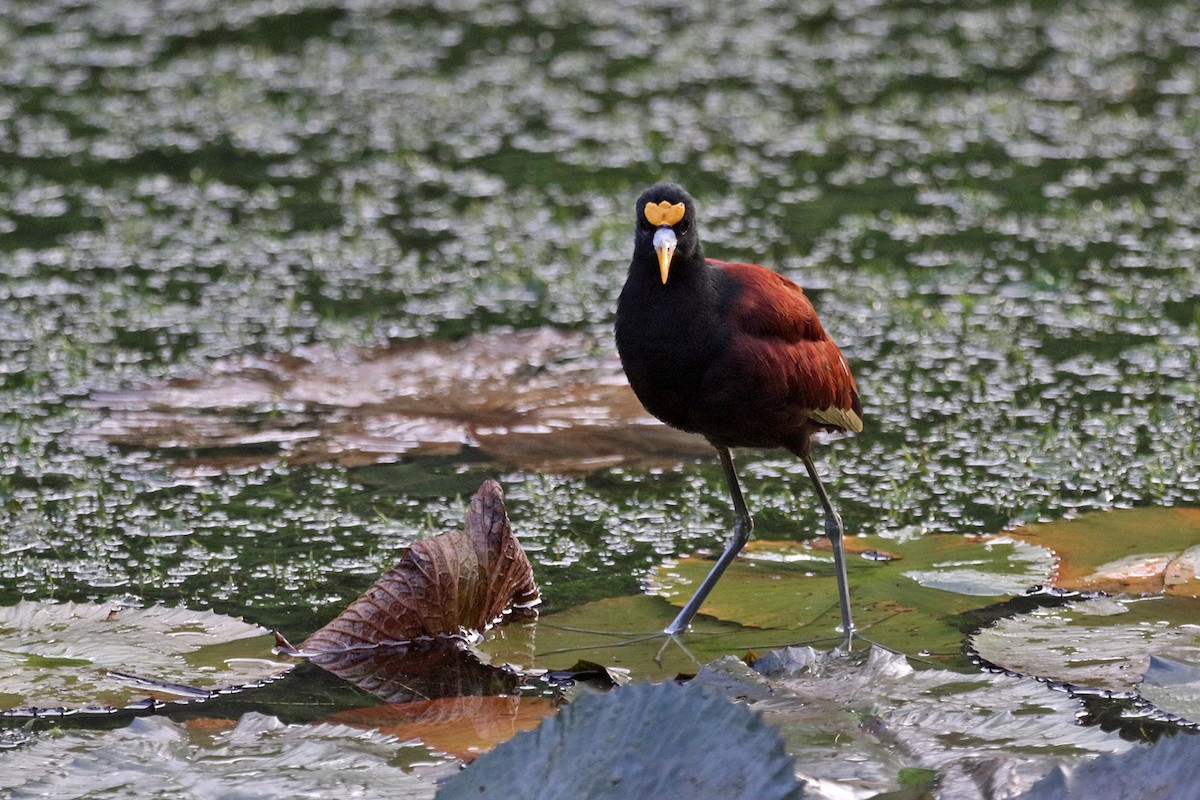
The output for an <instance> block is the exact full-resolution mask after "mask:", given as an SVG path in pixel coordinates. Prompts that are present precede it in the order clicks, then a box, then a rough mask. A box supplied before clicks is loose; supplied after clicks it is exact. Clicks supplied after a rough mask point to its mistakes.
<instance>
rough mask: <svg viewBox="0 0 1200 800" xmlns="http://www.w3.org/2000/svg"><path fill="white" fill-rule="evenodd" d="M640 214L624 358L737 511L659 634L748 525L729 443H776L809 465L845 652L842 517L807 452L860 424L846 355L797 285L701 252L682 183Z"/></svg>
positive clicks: (623, 329)
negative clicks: (688, 436)
mask: <svg viewBox="0 0 1200 800" xmlns="http://www.w3.org/2000/svg"><path fill="white" fill-rule="evenodd" d="M636 215H637V222H636V227H635V234H634V245H633V261H632V262H631V263H630V265H629V276H628V278H627V279H626V281H625V287H624V288H623V289H622V290H621V297H620V300H619V301H618V303H617V323H616V338H617V350H618V352H619V353H620V355H621V364H622V366H623V367H624V368H625V374H626V376H627V377H628V378H629V383H630V385H631V386H632V387H633V391H634V393H635V394H636V395H637V397H638V399H639V400H641V402H642V405H644V406H645V407H646V410H647V411H649V412H650V413H651V414H653V415H654V416H656V417H658V418H659V419H660V420H662V421H663V422H665V423H667V424H668V425H672V426H674V427H676V428H679V429H681V430H684V431H690V432H692V433H698V434H701V435H702V436H704V437H706V438H707V439H708V441H709V442H710V443H711V444H712V445H713V447H715V448H716V450H717V454H718V455H719V456H720V459H721V465H722V467H723V468H724V472H725V481H726V483H727V484H728V485H729V493H730V496H731V497H732V500H733V510H734V526H733V539H732V541H731V542H730V543H729V546H728V547H726V549H725V552H724V553H722V555H721V557H720V558H719V559H718V560H717V563H716V565H715V566H714V567H713V568H712V571H711V572H710V573H709V574H708V577H706V578H705V579H704V582H703V583H702V584H700V588H699V589H697V590H696V593H695V594H694V595H693V596H692V598H691V600H689V601H688V603H687V605H686V606H684V608H683V610H682V611H681V612H679V615H678V616H677V617H676V618H675V620H674V621H673V622H672V623H671V624H670V625H669V626H668V627H667V628H666V631H665V632H666V633H667V634H668V636H670V637H671V638H674V637H675V636H676V635H677V634H679V633H682V632H683V631H685V630H687V627H688V625H689V624H690V623H691V621H692V617H694V616H695V615H696V612H697V610H699V608H700V605H701V604H702V603H703V602H704V599H705V598H706V597H707V596H708V594H709V592H711V591H712V588H713V586H715V585H716V583H717V581H718V580H719V579H720V577H721V574H722V573H723V572H724V571H725V568H726V567H728V566H729V564H730V562H731V561H733V559H734V558H735V557H736V556H737V554H738V552H739V551H740V550H741V549H742V547H743V546H744V545H745V544H746V542H747V541H748V540H749V538H750V533H751V531H752V530H753V528H754V522H753V520H752V519H751V517H750V512H749V511H748V510H747V508H746V503H745V501H744V500H743V499H742V490H741V487H740V486H739V484H738V478H737V472H736V470H735V469H734V465H733V457H732V456H731V455H730V453H729V449H730V448H731V447H764V448H776V447H782V448H785V449H787V450H790V451H791V452H792V453H794V454H795V455H797V456H799V458H800V460H801V461H803V462H804V467H805V469H806V470H807V471H808V476H809V478H810V479H811V480H812V485H813V488H814V489H815V490H816V493H817V497H818V499H819V500H820V502H821V506H822V508H823V509H824V512H825V534H826V536H828V537H829V540H830V543H831V544H832V545H833V559H834V569H835V571H836V573H837V582H838V600H839V602H840V604H841V612H842V631H843V633H844V637H845V638H844V645H845V646H846V648H847V649H849V648H850V646H851V644H852V639H853V634H854V625H853V622H852V620H851V616H850V591H849V587H848V585H847V581H846V555H845V548H844V545H843V542H842V536H843V528H842V520H841V517H840V516H839V515H838V513H837V511H835V510H834V508H833V505H832V504H831V503H830V501H829V495H828V493H827V492H826V491H825V487H824V486H823V485H822V483H821V478H820V476H819V475H818V474H817V468H816V466H814V464H813V461H812V455H811V452H810V451H811V448H812V442H813V438H814V436H816V435H817V434H818V433H820V432H822V431H824V432H829V433H847V432H850V433H858V432H860V431H862V428H863V411H862V403H861V402H860V401H859V397H858V387H857V386H856V385H855V383H854V376H853V375H851V374H850V367H849V365H848V364H847V363H846V358H845V356H843V355H842V352H841V350H839V349H838V347H837V345H836V344H834V343H833V340H832V339H830V338H829V336H828V334H826V333H825V330H824V329H823V328H822V327H821V323H820V321H819V320H818V319H817V312H816V311H815V310H814V309H813V306H812V303H810V302H809V300H808V298H807V297H805V295H804V292H803V290H801V288H800V287H799V286H797V285H796V284H794V283H792V282H791V281H789V280H788V279H787V278H785V277H783V276H782V275H780V274H778V273H776V272H773V271H772V270H769V269H767V268H766V267H761V266H759V265H757V264H731V263H726V262H723V261H715V260H713V259H709V258H705V257H704V250H703V247H702V245H701V242H700V233H699V230H698V228H697V225H696V201H695V200H693V199H692V196H691V195H689V194H688V193H687V192H685V191H684V190H683V189H682V188H681V187H679V186H677V185H675V184H672V183H658V184H655V185H654V186H651V187H650V188H649V189H647V190H646V191H645V192H643V193H642V196H641V197H639V198H638V201H637V206H636Z"/></svg>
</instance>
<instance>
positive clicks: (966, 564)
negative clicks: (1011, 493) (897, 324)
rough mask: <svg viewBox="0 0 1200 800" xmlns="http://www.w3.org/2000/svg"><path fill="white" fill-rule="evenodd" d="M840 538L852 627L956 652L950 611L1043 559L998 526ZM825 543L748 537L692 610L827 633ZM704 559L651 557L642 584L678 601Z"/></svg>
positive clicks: (898, 644)
mask: <svg viewBox="0 0 1200 800" xmlns="http://www.w3.org/2000/svg"><path fill="white" fill-rule="evenodd" d="M849 545H850V546H851V547H852V549H851V552H850V553H849V556H848V561H849V564H848V567H847V571H848V573H849V579H850V598H851V602H852V604H853V609H854V621H855V626H856V628H857V629H858V630H859V632H860V633H862V634H864V635H865V636H868V637H870V638H871V639H873V640H875V641H877V642H880V643H882V644H885V645H887V646H889V647H892V648H895V649H897V650H902V651H905V652H910V653H917V652H921V651H923V652H927V653H935V654H938V655H947V656H953V655H956V654H957V653H958V652H959V647H960V642H961V639H962V634H961V632H960V630H959V627H958V624H957V621H956V620H955V617H956V616H957V615H959V614H961V613H963V612H964V611H968V610H970V609H975V608H979V607H981V606H983V605H987V604H988V602H989V601H994V600H999V599H1001V598H1004V597H1008V596H1010V595H1012V594H1016V593H1019V592H1020V591H1022V590H1023V589H1025V588H1028V587H1030V586H1033V585H1036V584H1038V583H1042V582H1044V581H1045V579H1046V578H1047V576H1048V575H1049V572H1050V568H1051V560H1050V557H1049V554H1048V553H1047V552H1046V551H1045V550H1043V549H1041V548H1038V547H1033V546H1030V545H1028V544H1026V543H1024V542H1020V541H1017V540H1015V539H1012V538H1011V537H1008V536H993V537H988V536H949V535H927V536H923V537H920V538H914V539H909V540H906V541H903V542H898V541H895V540H892V539H887V538H884V537H882V536H868V537H856V538H854V539H852V540H850V541H849ZM827 548H828V542H827V540H824V539H818V540H816V543H815V544H814V543H810V542H771V541H764V540H758V541H753V542H751V543H750V544H749V545H747V547H746V549H745V550H744V551H743V556H742V557H741V558H739V559H738V560H737V561H735V562H734V563H733V564H732V565H731V566H730V567H729V569H728V570H727V571H726V572H725V575H724V576H723V577H722V578H721V581H720V583H718V584H717V587H716V589H715V590H714V591H713V593H712V594H711V595H709V597H708V600H707V601H706V602H705V604H704V605H703V606H702V607H701V613H702V614H708V615H711V616H714V617H717V618H719V619H722V620H727V621H732V622H737V623H740V624H742V625H744V626H747V627H755V628H770V629H775V630H777V631H781V632H785V633H786V635H787V636H789V637H791V639H792V640H793V641H795V640H797V639H799V638H805V637H807V638H808V639H809V640H820V639H825V638H828V637H831V636H834V635H835V634H836V632H837V628H838V626H839V625H840V621H841V616H840V613H839V611H838V602H837V582H836V578H835V577H834V574H833V558H832V554H831V553H829V552H828V550H827ZM888 551H891V555H890V556H888V557H887V558H880V554H881V553H886V552H888ZM856 553H857V554H858V555H859V556H860V557H857V558H856V557H855V554H856ZM863 556H865V557H863ZM711 566H712V564H711V562H709V561H708V560H705V559H699V558H685V559H681V560H680V561H678V562H673V563H671V564H669V565H665V566H661V567H659V568H657V569H656V570H655V571H654V573H653V574H652V576H651V580H650V585H651V591H652V592H653V593H654V594H657V595H659V596H661V597H664V598H666V599H667V600H669V601H670V602H671V603H672V604H675V605H680V606H682V605H683V603H684V602H686V601H687V599H688V598H689V597H690V596H691V593H692V591H693V590H694V588H695V587H696V586H698V585H699V583H700V581H701V580H703V578H704V576H705V575H707V574H708V571H709V569H710V568H711Z"/></svg>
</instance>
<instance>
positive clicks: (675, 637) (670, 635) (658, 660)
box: [654, 628, 700, 667]
mask: <svg viewBox="0 0 1200 800" xmlns="http://www.w3.org/2000/svg"><path fill="white" fill-rule="evenodd" d="M663 633H664V634H665V635H666V637H667V638H666V640H665V641H664V642H663V643H662V647H660V648H658V654H657V655H655V656H654V663H655V664H658V665H659V666H660V667H661V666H662V657H663V653H665V652H667V648H668V647H669V646H670V645H671V643H672V642H674V643H675V644H676V645H678V646H679V649H680V650H682V651H683V653H684V655H686V656H687V657H688V658H690V659H691V660H692V661H693V662H695V664H696V666H700V659H698V658H696V657H695V656H694V655H692V651H691V650H688V649H687V645H685V644H684V643H683V640H682V639H680V638H679V633H677V632H675V631H673V630H671V629H670V628H667V629H666V630H665V631H663Z"/></svg>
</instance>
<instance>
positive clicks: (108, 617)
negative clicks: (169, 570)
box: [0, 601, 296, 715]
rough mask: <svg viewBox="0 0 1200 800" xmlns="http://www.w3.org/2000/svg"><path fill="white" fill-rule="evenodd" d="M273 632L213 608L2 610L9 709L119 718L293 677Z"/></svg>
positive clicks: (4, 694)
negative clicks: (287, 675)
mask: <svg viewBox="0 0 1200 800" xmlns="http://www.w3.org/2000/svg"><path fill="white" fill-rule="evenodd" d="M274 644H275V640H274V637H273V636H272V635H271V633H270V632H269V631H267V630H265V629H263V628H260V627H258V626H256V625H251V624H249V623H246V622H243V621H241V620H239V619H234V618H232V617H227V616H224V615H221V614H216V613H213V612H212V611H194V610H192V609H188V608H167V607H164V606H153V607H150V608H114V607H113V606H109V605H99V604H90V603H61V604H51V603H38V602H31V601H22V602H20V603H18V604H17V605H15V606H9V607H6V608H3V609H0V710H2V711H3V712H4V713H5V714H10V715H11V714H14V713H22V714H29V713H43V714H44V713H64V712H65V711H66V710H83V711H86V712H92V713H111V712H114V711H117V710H120V709H130V710H142V709H146V708H153V707H154V706H155V704H156V703H162V702H172V701H176V702H180V701H183V702H194V701H198V700H205V699H208V698H209V697H212V696H214V695H215V694H217V693H218V692H225V691H228V690H230V689H232V688H235V687H244V686H249V685H256V684H261V683H263V682H265V681H270V680H273V679H275V678H277V677H279V676H280V675H282V674H284V673H285V672H288V671H289V670H291V669H292V668H293V667H294V666H295V663H296V662H294V661H286V660H282V659H280V658H277V657H276V656H274V655H273V654H272V647H273V646H274Z"/></svg>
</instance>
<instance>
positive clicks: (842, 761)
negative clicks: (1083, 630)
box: [674, 647, 1131, 800]
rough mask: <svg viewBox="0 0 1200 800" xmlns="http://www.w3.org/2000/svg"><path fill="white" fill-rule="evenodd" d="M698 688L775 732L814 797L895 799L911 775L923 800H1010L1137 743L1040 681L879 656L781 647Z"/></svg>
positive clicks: (700, 679)
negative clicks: (1056, 774) (920, 785)
mask: <svg viewBox="0 0 1200 800" xmlns="http://www.w3.org/2000/svg"><path fill="white" fill-rule="evenodd" d="M695 682H697V683H700V684H703V685H704V686H707V687H709V688H710V689H715V690H719V691H721V692H723V693H725V694H726V695H728V696H730V697H736V698H740V699H742V700H744V701H745V702H747V703H749V704H750V706H751V708H754V709H756V710H759V711H760V712H762V714H763V716H764V717H765V719H766V720H767V721H768V722H770V723H772V724H774V725H776V726H777V727H779V728H780V730H781V731H782V732H783V734H784V744H785V747H786V748H787V750H788V752H789V753H790V754H791V755H792V756H793V757H794V758H795V759H796V765H797V772H798V774H799V775H800V777H801V778H803V779H804V781H805V783H806V791H808V792H811V794H813V795H815V796H818V797H831V798H832V797H872V796H874V795H876V794H882V793H885V792H896V791H900V790H901V789H903V788H904V787H905V785H906V783H907V782H909V781H911V780H912V779H913V777H914V775H916V776H917V777H920V776H921V775H924V776H925V778H924V782H925V783H926V784H928V783H933V784H934V785H935V786H936V787H937V788H936V791H933V792H932V793H929V794H922V795H919V796H922V797H936V798H946V800H990V798H994V797H1011V796H1013V795H1014V794H1015V793H1016V792H1017V791H1019V790H1020V788H1021V787H1022V786H1028V785H1030V783H1032V782H1033V781H1035V780H1037V779H1038V778H1040V777H1041V776H1043V775H1045V774H1047V773H1048V772H1049V771H1050V770H1052V769H1053V768H1054V767H1055V766H1056V765H1059V764H1062V763H1077V762H1080V761H1084V760H1087V759H1089V758H1092V757H1094V756H1096V755H1097V754H1101V753H1120V752H1124V751H1125V750H1127V749H1129V748H1130V747H1131V745H1130V743H1128V742H1125V741H1123V740H1122V739H1121V738H1120V737H1119V736H1117V735H1116V734H1114V733H1110V732H1106V731H1103V730H1101V729H1100V728H1098V727H1084V726H1081V725H1079V724H1078V723H1077V721H1076V715H1077V714H1078V713H1079V711H1080V709H1081V703H1080V701H1078V700H1076V699H1074V698H1072V697H1070V696H1069V695H1067V694H1065V693H1063V692H1056V691H1053V690H1051V689H1050V688H1049V687H1047V686H1045V685H1044V684H1041V683H1037V682H1035V681H1029V680H1024V679H1021V678H1018V677H1014V676H1010V675H1002V674H978V673H977V674H970V675H964V674H962V673H959V672H954V671H950V670H940V669H916V668H915V667H914V666H913V664H912V663H911V662H910V661H909V660H908V659H906V658H905V657H904V656H902V655H899V654H896V653H889V652H887V651H885V650H883V649H881V648H872V649H871V650H870V651H869V652H865V653H854V654H852V655H849V656H847V655H845V654H840V653H835V652H820V651H816V650H813V649H812V648H807V647H797V648H786V649H783V650H777V651H772V652H770V653H767V654H765V655H764V656H763V657H762V658H761V659H759V660H758V661H756V662H755V664H754V668H753V669H750V668H749V667H747V666H746V665H744V664H742V663H741V662H740V661H738V660H736V659H733V658H728V657H727V658H724V659H721V660H720V661H717V662H715V663H713V664H710V665H708V666H706V667H705V669H704V670H703V671H702V672H701V673H700V674H699V675H698V676H697V677H696V681H695ZM674 724H680V723H679V722H678V721H675V723H674ZM928 773H933V775H934V776H935V780H932V781H930V780H929V777H928ZM889 796H890V795H889ZM900 796H908V795H900Z"/></svg>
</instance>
